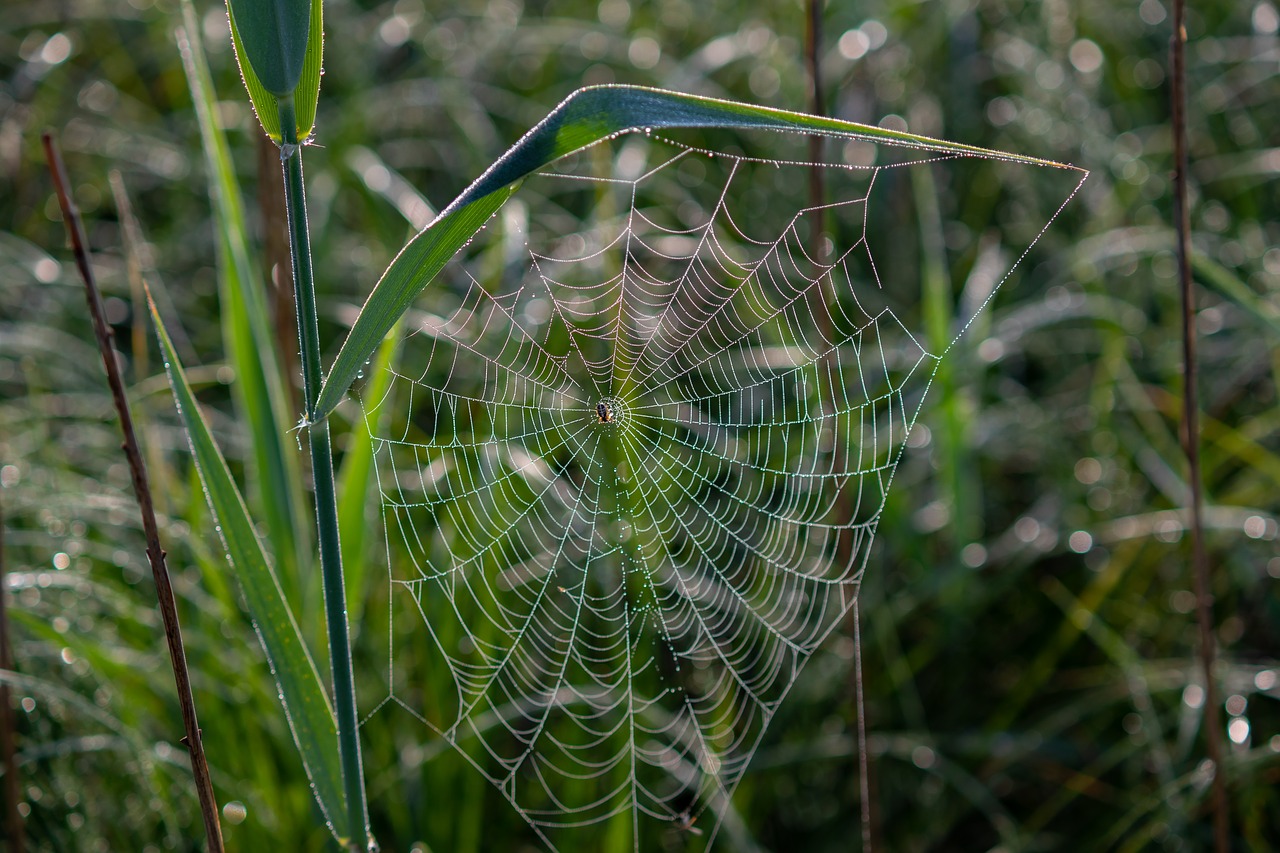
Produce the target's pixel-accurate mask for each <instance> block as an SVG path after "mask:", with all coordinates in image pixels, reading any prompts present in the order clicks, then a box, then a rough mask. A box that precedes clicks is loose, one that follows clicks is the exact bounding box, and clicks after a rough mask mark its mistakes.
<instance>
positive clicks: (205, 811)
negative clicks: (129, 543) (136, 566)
mask: <svg viewBox="0 0 1280 853" xmlns="http://www.w3.org/2000/svg"><path fill="white" fill-rule="evenodd" d="M41 141H42V142H43V143H44V154H45V160H46V162H47V163H48V164H49V173H50V175H52V177H53V185H54V189H55V190H56V191H57V194H58V204H59V206H60V207H61V208H62V218H63V220H64V221H65V222H66V225H67V233H68V234H69V236H70V237H71V249H72V252H73V253H74V254H75V258H76V267H77V268H78V269H79V270H80V277H81V279H83V280H84V287H85V298H86V299H87V300H88V303H89V314H90V315H91V316H92V318H93V331H94V336H95V337H96V338H97V340H98V349H99V351H100V352H101V353H102V364H103V366H104V367H105V368H106V370H107V384H108V385H109V386H110V387H111V398H112V401H113V402H114V403H115V407H116V414H117V415H118V416H119V418H120V430H121V432H122V433H124V442H123V443H122V444H121V449H122V450H124V455H125V458H126V459H127V460H128V462H129V474H130V477H131V478H132V480H133V493H134V497H136V498H137V501H138V510H139V511H140V512H141V514H142V529H143V531H144V532H145V534H146V538H147V560H148V561H149V562H150V563H151V575H152V577H153V578H154V579H155V584H156V598H157V599H158V600H159V604H160V618H161V621H162V622H163V623H164V637H165V642H166V643H167V644H168V646H169V662H170V664H171V665H172V667H173V679H174V682H175V683H176V686H177V690H178V705H179V707H180V708H181V709H182V724H183V727H184V728H185V729H186V736H185V737H183V738H182V742H183V743H184V744H186V747H187V750H188V751H189V752H190V753H191V772H192V776H193V777H194V780H195V785H196V796H197V798H198V799H199V801H200V814H201V815H202V817H203V818H204V830H205V836H206V838H207V839H208V842H209V850H210V851H213V852H214V853H221V851H222V849H223V846H222V826H221V824H220V823H219V822H218V803H217V800H216V799H215V797H214V793H213V780H212V779H211V778H210V777H209V764H208V762H207V761H206V759H205V754H204V743H203V741H201V739H200V723H199V720H198V719H197V718H196V703H195V698H194V697H193V696H192V694H191V676H190V673H189V672H188V670H187V653H186V650H185V649H184V647H183V643H182V627H181V625H179V623H178V608H177V605H176V603H175V601H174V596H173V585H172V584H171V583H170V581H169V567H168V565H167V564H166V563H165V552H164V549H162V548H161V547H160V531H159V528H158V526H157V525H156V513H155V508H154V505H153V503H152V500H151V486H150V484H149V482H148V480H147V468H146V464H145V463H144V462H143V460H142V452H141V450H139V448H138V437H137V434H136V433H135V431H134V428H133V416H132V415H131V414H130V411H129V398H128V397H127V396H126V395H125V390H124V380H123V379H121V377H120V367H119V365H118V364H117V362H116V355H115V347H114V346H113V345H112V342H111V341H112V333H111V327H110V326H108V325H107V315H106V311H105V310H104V309H103V306H102V296H101V295H100V294H99V293H98V286H97V283H96V281H95V280H94V276H93V267H92V266H90V264H89V248H88V240H87V239H86V238H85V233H84V223H83V222H82V221H81V219H80V211H79V210H78V209H77V208H76V206H75V202H74V201H72V199H71V192H70V189H69V184H68V181H67V177H66V167H65V166H64V165H63V163H62V153H61V152H60V151H59V150H58V145H57V143H56V142H55V141H54V139H53V134H52V133H50V132H49V131H45V132H44V134H43V135H42V136H41Z"/></svg>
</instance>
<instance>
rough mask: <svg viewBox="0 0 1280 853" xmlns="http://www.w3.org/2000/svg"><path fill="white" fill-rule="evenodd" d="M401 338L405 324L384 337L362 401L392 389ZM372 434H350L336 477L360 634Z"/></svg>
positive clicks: (362, 430) (350, 603) (364, 429)
mask: <svg viewBox="0 0 1280 853" xmlns="http://www.w3.org/2000/svg"><path fill="white" fill-rule="evenodd" d="M403 335H404V324H403V323H401V324H397V325H396V326H395V327H393V328H392V331H391V334H389V335H387V337H386V340H384V341H383V342H382V346H380V347H379V348H378V353H377V355H376V356H375V357H374V360H373V372H372V375H371V376H370V379H369V384H368V385H367V386H365V389H364V395H365V399H366V400H367V401H369V402H370V403H371V404H375V405H376V404H377V403H378V401H380V400H381V399H382V398H383V397H384V396H386V394H387V391H388V389H389V388H390V387H391V365H392V363H393V362H394V361H395V356H396V353H397V352H398V351H399V349H400V343H401V340H402V339H403ZM379 412H380V414H379V417H381V418H383V419H385V418H386V417H388V416H389V415H390V412H391V407H390V406H382V407H380V408H379ZM373 450H374V445H373V431H372V430H371V425H370V424H369V423H368V421H366V420H364V419H360V420H359V421H358V423H357V424H356V425H355V428H354V429H353V430H352V431H351V437H350V439H349V441H348V444H347V450H346V453H345V454H344V455H343V458H342V471H341V472H340V473H339V475H338V527H339V529H340V530H341V531H342V567H343V573H344V577H345V579H346V590H347V610H348V611H349V612H350V613H351V616H352V620H351V625H352V628H353V629H354V630H356V631H358V630H359V628H360V625H361V621H362V620H361V618H360V614H361V611H362V609H363V606H364V597H365V591H366V589H367V586H368V584H367V577H368V571H367V570H368V567H369V564H370V560H369V557H370V553H371V549H370V542H369V538H368V537H367V536H366V535H365V534H366V533H367V531H368V529H370V527H369V519H368V508H369V491H370V488H371V487H372V485H373Z"/></svg>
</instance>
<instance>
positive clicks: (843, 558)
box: [804, 0, 873, 851]
mask: <svg viewBox="0 0 1280 853" xmlns="http://www.w3.org/2000/svg"><path fill="white" fill-rule="evenodd" d="M822 6H823V0H806V3H805V28H804V43H805V65H806V66H807V67H808V71H809V112H810V113H811V114H812V115H815V116H825V115H826V114H827V113H826V95H825V93H824V90H823V86H822ZM824 142H825V139H824V137H822V136H819V135H818V134H812V135H810V136H809V162H810V166H809V240H810V246H809V254H810V256H811V257H812V258H813V262H814V263H815V264H817V265H819V266H820V268H819V270H818V274H819V275H820V276H822V277H823V278H824V279H825V277H826V272H825V270H824V269H822V268H821V266H823V265H825V264H826V263H827V235H826V207H825V205H826V193H825V192H824V190H823V180H822V171H823V170H822V157H823V148H824ZM813 293H814V296H815V298H816V301H817V302H818V303H819V304H817V305H815V306H814V308H813V315H814V318H815V319H816V320H817V322H818V324H819V330H820V331H821V333H822V335H823V337H824V338H826V339H827V340H831V338H832V337H833V331H832V328H831V314H830V311H829V308H828V306H829V305H830V304H831V300H834V299H835V298H836V294H835V293H834V292H832V293H828V292H827V287H826V284H825V282H824V281H823V280H819V283H818V286H817V287H815V288H814V289H813ZM832 343H834V341H832ZM830 402H831V404H832V406H834V405H835V402H836V401H835V389H834V388H832V399H831V401H830ZM833 455H834V457H835V459H834V461H833V464H834V465H835V467H836V468H837V469H841V468H843V466H844V448H842V447H836V448H834V449H833ZM852 514H853V510H852V508H851V507H850V505H849V496H848V494H847V493H846V492H844V491H842V492H840V494H839V495H837V496H836V517H837V518H839V519H843V520H845V521H850V522H851V521H852V520H853V519H852V517H851V516H852ZM852 545H853V542H852V537H851V536H850V535H849V531H848V530H841V531H840V533H839V538H838V539H837V541H836V554H835V559H836V560H837V561H839V562H841V563H846V564H847V563H848V561H849V559H850V558H851V556H852V553H851V549H852ZM861 591H862V585H861V584H859V585H858V592H859V593H860V592H861ZM861 606H862V605H861V596H860V595H859V596H857V597H856V598H855V599H854V601H853V611H852V613H851V617H852V618H851V620H850V621H851V627H850V632H851V633H852V634H853V693H854V713H855V714H856V715H857V718H858V719H857V727H858V786H859V791H860V796H859V798H858V799H859V808H860V813H861V825H862V849H863V850H864V851H870V850H872V849H873V848H872V841H871V836H872V832H871V826H872V820H871V793H870V791H871V783H870V779H871V766H870V762H871V758H870V756H868V755H867V708H866V703H865V702H864V701H863V699H864V697H863V683H862V624H861V619H860V616H859V608H860V607H861Z"/></svg>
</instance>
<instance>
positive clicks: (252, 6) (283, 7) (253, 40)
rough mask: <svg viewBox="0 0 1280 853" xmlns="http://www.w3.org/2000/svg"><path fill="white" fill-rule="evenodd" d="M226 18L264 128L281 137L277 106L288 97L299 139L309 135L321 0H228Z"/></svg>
mask: <svg viewBox="0 0 1280 853" xmlns="http://www.w3.org/2000/svg"><path fill="white" fill-rule="evenodd" d="M227 18H228V20H229V21H230V23H231V42H232V44H233V45H234V46H235V53H236V61H237V62H238V63H239V65H240V76H241V78H242V79H243V80H244V86H245V89H246V90H247V91H248V93H249V100H250V102H252V104H253V109H254V112H256V113H257V114H258V121H259V122H260V123H261V124H262V129H263V130H264V131H266V134H267V136H269V137H271V138H272V139H273V140H275V141H276V142H280V141H281V138H282V135H281V132H280V118H279V111H278V109H277V106H276V105H277V103H278V102H279V101H280V100H282V99H286V98H292V99H293V102H294V109H295V117H296V121H297V132H298V139H306V138H307V137H309V136H310V135H311V131H312V129H313V128H314V126H315V117H316V103H317V101H318V99H319V96H320V73H321V72H320V65H321V61H322V54H323V51H324V21H323V10H322V4H321V0H227Z"/></svg>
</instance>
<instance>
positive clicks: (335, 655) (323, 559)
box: [279, 99, 369, 850]
mask: <svg viewBox="0 0 1280 853" xmlns="http://www.w3.org/2000/svg"><path fill="white" fill-rule="evenodd" d="M279 110H280V127H281V131H282V134H281V135H282V137H283V140H284V146H283V147H282V148H281V155H280V159H281V164H282V167H283V169H284V187H285V208H286V210H287V211H288V215H289V249H290V251H291V253H292V256H293V294H294V304H295V305H296V306H297V318H298V339H299V343H300V345H301V350H302V388H303V395H304V396H305V398H306V418H305V425H306V427H307V437H308V439H309V443H310V446H311V477H312V480H313V481H314V484H315V500H316V530H317V533H318V540H319V544H320V572H321V575H322V578H323V585H324V608H325V616H326V618H327V621H328V629H329V664H330V668H331V670H332V673H333V703H334V709H335V711H336V712H337V717H338V745H339V750H340V752H341V757H342V782H343V786H344V788H345V790H346V796H347V820H348V823H349V825H350V828H351V834H352V837H351V838H350V839H348V840H347V843H348V846H349V847H350V849H352V850H363V849H365V847H366V846H367V843H368V835H369V831H368V825H369V819H368V811H367V809H366V807H365V793H364V771H363V768H362V766H361V763H360V737H359V733H358V732H357V730H356V691H355V678H354V675H353V673H352V668H351V642H350V630H349V628H348V625H347V602H346V593H345V585H344V583H343V580H342V548H341V544H340V540H339V536H338V502H337V492H336V490H335V488H334V477H333V455H332V452H331V450H330V445H329V422H328V421H327V420H321V421H319V422H318V423H317V422H316V421H315V417H314V416H315V411H316V399H317V398H318V397H319V394H320V383H321V376H320V329H319V326H318V323H317V319H316V293H315V279H314V278H313V276H312V270H311V239H310V236H309V235H308V233H307V204H306V193H305V192H304V189H303V187H304V185H303V181H302V148H301V146H299V145H298V134H297V130H296V120H295V118H294V109H293V102H292V101H291V100H288V99H282V100H281V101H280V104H279Z"/></svg>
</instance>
